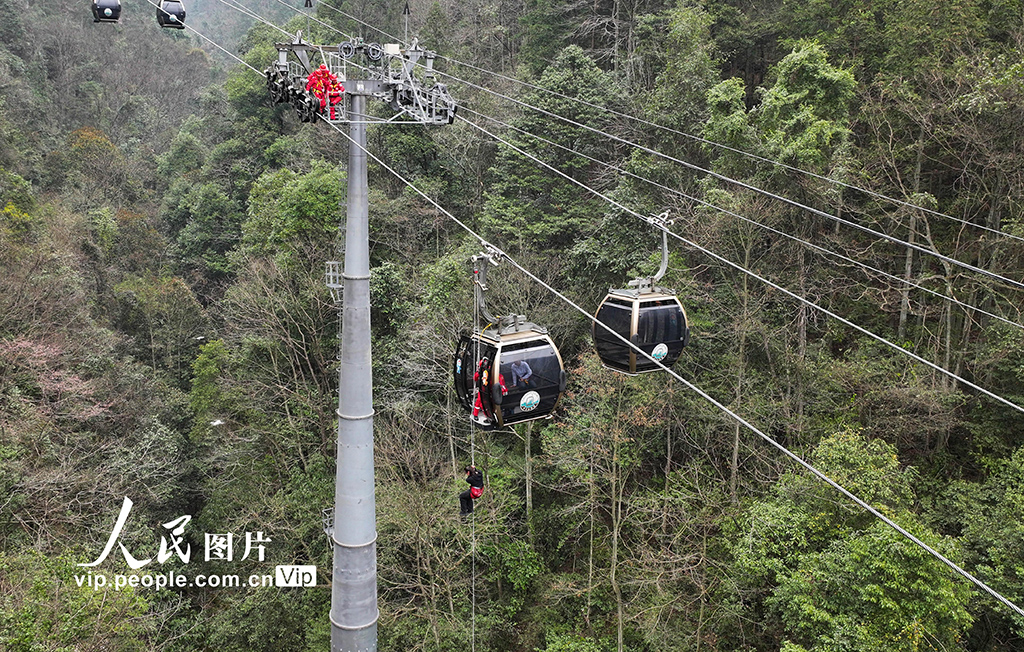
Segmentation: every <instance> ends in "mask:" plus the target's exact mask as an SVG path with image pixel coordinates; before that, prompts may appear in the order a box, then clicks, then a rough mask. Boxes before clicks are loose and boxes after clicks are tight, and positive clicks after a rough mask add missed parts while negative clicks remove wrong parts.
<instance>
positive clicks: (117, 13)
mask: <svg viewBox="0 0 1024 652" xmlns="http://www.w3.org/2000/svg"><path fill="white" fill-rule="evenodd" d="M120 19H121V0H92V22H94V23H116V22H118V21H119V20H120Z"/></svg>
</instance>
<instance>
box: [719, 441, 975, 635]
mask: <svg viewBox="0 0 1024 652" xmlns="http://www.w3.org/2000/svg"><path fill="white" fill-rule="evenodd" d="M810 461H811V463H812V464H814V465H815V466H816V467H817V468H818V469H819V470H821V471H822V472H823V473H825V474H826V475H827V476H829V477H831V478H832V479H833V480H835V481H836V482H837V483H839V484H840V485H842V486H844V487H846V488H847V489H849V490H850V491H851V492H852V493H854V494H855V495H858V496H859V497H861V498H862V499H864V500H865V501H867V502H868V503H869V504H872V505H873V506H875V507H876V508H877V509H879V510H880V511H881V512H883V513H885V514H887V515H888V516H889V517H890V518H893V519H894V520H896V521H897V522H899V523H900V524H901V525H902V526H903V527H905V528H907V529H909V530H910V531H912V532H914V533H915V535H916V536H917V537H918V538H920V539H922V540H924V541H926V542H927V543H928V544H929V545H931V546H932V547H935V548H937V549H939V550H940V551H941V552H943V553H944V554H945V555H946V556H950V555H952V556H953V557H954V558H955V557H957V556H958V555H957V554H956V551H955V549H954V547H953V545H952V542H951V541H950V540H949V539H947V538H944V537H941V536H938V535H936V534H934V533H932V532H931V531H929V530H928V528H927V527H925V526H924V525H922V524H921V523H920V522H919V521H918V520H917V518H916V517H915V516H914V515H913V514H912V513H911V512H910V509H909V508H910V506H911V505H912V503H913V493H912V489H911V486H912V482H913V480H914V473H913V471H912V470H907V471H904V470H902V469H901V468H900V465H899V462H898V461H897V459H896V453H895V450H894V449H893V448H892V447H891V446H889V445H888V444H885V443H884V442H881V441H879V440H872V441H868V440H865V439H864V438H862V437H861V436H860V435H858V434H856V433H853V432H849V431H846V432H839V433H837V434H835V435H833V436H831V437H828V438H826V439H824V440H822V442H821V443H820V444H819V445H818V447H817V448H816V449H815V451H814V454H813V455H812V456H811V458H810ZM773 494H774V495H773V496H772V497H771V498H769V499H767V500H762V501H758V502H756V503H754V504H753V505H751V506H750V508H749V510H747V512H746V515H745V516H744V518H743V519H742V520H741V521H740V522H739V523H737V527H736V529H735V531H734V533H735V534H736V535H737V539H736V541H735V543H734V544H733V546H732V552H733V555H734V557H735V567H734V568H735V574H734V575H733V579H734V581H735V582H736V588H737V589H738V591H739V595H740V596H742V600H743V602H744V604H745V605H747V606H746V607H745V608H744V611H746V612H747V613H749V614H750V616H751V617H756V619H757V620H758V621H761V622H762V623H763V625H762V627H763V628H762V629H761V631H760V633H759V635H760V637H761V639H760V640H761V645H763V646H768V647H774V646H778V645H780V644H781V643H782V642H783V641H785V640H786V639H789V640H790V641H792V642H793V643H794V644H798V645H801V646H803V647H802V648H801V647H793V646H792V645H791V648H790V649H793V650H798V649H806V650H815V651H820V652H825V651H829V652H833V651H839V650H851V651H852V650H856V651H861V650H863V651H864V652H867V651H872V652H874V651H878V652H881V651H882V650H908V651H911V650H912V651H917V650H926V649H946V650H957V649H963V648H962V644H961V640H962V638H963V634H964V633H965V631H966V629H967V627H968V626H969V625H970V623H971V616H970V615H969V614H968V612H967V604H968V598H969V589H968V587H967V586H966V585H964V584H963V583H962V582H959V581H958V580H957V579H955V577H954V576H953V575H952V574H951V573H950V572H949V569H948V568H947V567H946V566H945V565H944V564H942V563H941V562H939V561H938V560H937V559H935V558H934V557H932V556H931V555H930V554H929V553H927V552H926V551H924V550H923V549H921V548H920V547H918V546H916V544H913V543H911V542H910V541H908V540H907V539H906V538H905V537H903V536H902V535H899V534H898V533H896V532H895V531H894V530H892V529H891V528H890V527H889V526H887V525H885V524H883V523H881V522H878V521H877V520H876V519H875V518H874V517H872V516H871V515H870V514H867V513H866V512H864V511H862V510H861V509H860V508H859V507H856V506H855V505H853V504H852V503H850V502H848V501H847V500H845V499H842V498H840V497H839V496H838V495H837V494H836V493H835V490H833V489H832V488H831V487H829V486H827V485H825V484H824V483H822V482H821V481H820V480H818V479H817V478H815V477H811V476H809V475H806V474H796V473H791V474H787V475H784V476H783V477H782V478H781V479H780V480H779V482H778V483H777V484H776V486H775V487H774V489H773ZM929 646H933V647H929Z"/></svg>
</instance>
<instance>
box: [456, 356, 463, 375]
mask: <svg viewBox="0 0 1024 652" xmlns="http://www.w3.org/2000/svg"><path fill="white" fill-rule="evenodd" d="M455 373H456V374H461V373H462V358H459V359H458V360H456V361H455Z"/></svg>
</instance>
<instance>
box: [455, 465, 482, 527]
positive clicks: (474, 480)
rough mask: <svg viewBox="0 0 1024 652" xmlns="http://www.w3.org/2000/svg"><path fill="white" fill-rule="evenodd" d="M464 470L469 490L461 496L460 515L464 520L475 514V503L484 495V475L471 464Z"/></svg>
mask: <svg viewBox="0 0 1024 652" xmlns="http://www.w3.org/2000/svg"><path fill="white" fill-rule="evenodd" d="M464 470H465V472H466V482H468V483H469V489H466V490H465V491H463V492H462V493H461V494H459V515H460V516H462V517H463V518H465V517H466V516H469V515H470V514H472V513H473V501H474V500H476V499H477V498H479V497H480V496H482V495H483V493H484V474H483V473H481V472H480V470H479V469H477V468H476V467H475V466H473V465H471V464H467V465H466V468H465V469H464Z"/></svg>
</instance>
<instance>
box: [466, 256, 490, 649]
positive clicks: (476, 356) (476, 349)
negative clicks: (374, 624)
mask: <svg viewBox="0 0 1024 652" xmlns="http://www.w3.org/2000/svg"><path fill="white" fill-rule="evenodd" d="M485 264H486V263H485ZM477 274H478V272H477V270H476V268H475V267H474V269H473V284H474V287H473V330H476V328H477V325H478V324H479V323H480V293H479V292H477V291H476V283H478V282H479V280H480V279H479V278H478V277H477ZM479 361H480V340H479V339H476V338H474V339H473V365H474V367H475V368H474V370H473V371H474V373H478V372H479V371H480V367H479V364H480V362H479ZM481 380H483V378H482V377H481ZM473 388H474V390H475V391H476V393H477V396H476V398H475V400H474V401H473V402H474V403H475V402H476V401H477V400H479V401H480V409H481V411H483V397H481V396H480V391H481V387H480V386H479V385H478V384H477V382H476V380H474V381H473ZM469 421H470V425H469V464H470V466H471V467H473V468H474V469H475V468H476V419H475V418H473V419H470V420H469ZM470 486H471V487H472V485H470ZM470 491H472V488H471V489H470ZM470 500H475V499H474V498H472V497H470ZM470 505H473V503H470ZM469 518H470V521H471V524H470V528H471V530H472V543H471V544H470V553H469V554H470V557H471V561H472V574H471V575H470V582H469V590H470V594H471V597H472V610H471V612H470V629H471V633H470V642H469V650H470V652H476V505H473V511H472V513H470V516H469Z"/></svg>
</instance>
